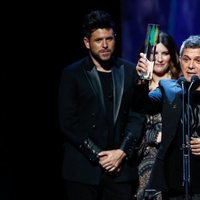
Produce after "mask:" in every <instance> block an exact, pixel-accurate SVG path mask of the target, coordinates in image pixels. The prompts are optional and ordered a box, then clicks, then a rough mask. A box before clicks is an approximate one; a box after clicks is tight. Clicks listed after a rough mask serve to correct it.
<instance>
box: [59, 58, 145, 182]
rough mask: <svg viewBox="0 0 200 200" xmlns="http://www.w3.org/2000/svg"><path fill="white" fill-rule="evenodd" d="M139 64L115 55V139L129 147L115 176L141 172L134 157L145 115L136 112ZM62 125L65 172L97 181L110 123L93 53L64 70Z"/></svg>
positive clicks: (120, 177)
mask: <svg viewBox="0 0 200 200" xmlns="http://www.w3.org/2000/svg"><path fill="white" fill-rule="evenodd" d="M135 74H136V73H135V68H134V65H133V64H132V63H130V62H127V61H125V60H122V59H119V58H114V59H113V68H112V77H113V88H114V89H113V100H114V109H113V110H114V113H113V116H114V117H113V122H114V135H115V137H114V145H115V148H116V149H117V148H121V149H123V150H124V151H125V152H126V153H127V159H126V160H124V162H123V165H122V170H121V172H120V173H119V174H117V175H115V176H114V178H115V180H116V181H129V180H135V179H136V178H137V169H136V165H135V161H134V159H132V157H133V152H134V148H135V146H136V143H137V141H138V140H139V138H140V137H141V136H140V133H141V129H142V124H143V121H144V117H143V116H141V115H139V114H138V113H135V112H132V111H131V110H130V109H132V106H133V105H134V104H133V91H134V84H135V83H134V80H135ZM59 113H60V126H61V130H62V132H63V133H64V136H65V144H64V163H63V175H64V178H65V179H67V180H71V181H78V182H82V183H88V184H98V183H99V181H100V178H101V173H102V169H101V167H100V166H99V164H98V156H97V154H98V152H99V151H101V150H106V141H107V133H108V127H107V125H106V117H105V103H104V97H103V91H102V86H101V82H100V79H99V76H98V72H97V71H96V68H95V66H94V64H93V63H92V61H91V59H90V58H89V57H86V58H84V59H82V60H80V61H78V62H76V63H74V64H72V65H70V66H68V67H66V68H65V69H64V70H63V74H62V78H61V84H60V96H59Z"/></svg>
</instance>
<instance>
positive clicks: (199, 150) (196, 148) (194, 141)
mask: <svg viewBox="0 0 200 200" xmlns="http://www.w3.org/2000/svg"><path fill="white" fill-rule="evenodd" d="M190 147H191V151H192V154H193V155H198V156H200V138H194V137H191V140H190Z"/></svg>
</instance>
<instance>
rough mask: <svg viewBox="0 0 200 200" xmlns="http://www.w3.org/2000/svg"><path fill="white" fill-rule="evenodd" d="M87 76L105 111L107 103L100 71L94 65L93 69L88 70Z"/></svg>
mask: <svg viewBox="0 0 200 200" xmlns="http://www.w3.org/2000/svg"><path fill="white" fill-rule="evenodd" d="M86 74H87V75H86V77H87V79H88V82H89V83H90V86H91V88H92V90H93V92H94V94H95V95H96V97H97V99H99V100H100V103H101V105H102V107H103V111H104V112H105V103H104V98H103V97H104V96H103V89H102V86H101V82H100V79H99V76H98V72H97V70H96V67H93V68H92V70H90V71H86Z"/></svg>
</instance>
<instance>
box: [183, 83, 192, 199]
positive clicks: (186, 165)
mask: <svg viewBox="0 0 200 200" xmlns="http://www.w3.org/2000/svg"><path fill="white" fill-rule="evenodd" d="M193 83H194V81H192V82H191V84H190V86H189V88H188V96H187V100H188V105H187V116H188V117H187V135H186V143H187V144H186V143H185V125H184V124H185V122H184V116H185V111H184V104H185V101H184V93H185V91H184V89H183V90H182V91H183V93H182V95H183V102H182V110H183V113H182V117H183V125H182V128H183V130H182V140H183V144H182V145H183V146H182V147H183V184H184V186H185V200H191V196H190V154H191V153H190V149H191V147H190V89H191V87H192V85H193ZM182 88H184V85H183V82H182Z"/></svg>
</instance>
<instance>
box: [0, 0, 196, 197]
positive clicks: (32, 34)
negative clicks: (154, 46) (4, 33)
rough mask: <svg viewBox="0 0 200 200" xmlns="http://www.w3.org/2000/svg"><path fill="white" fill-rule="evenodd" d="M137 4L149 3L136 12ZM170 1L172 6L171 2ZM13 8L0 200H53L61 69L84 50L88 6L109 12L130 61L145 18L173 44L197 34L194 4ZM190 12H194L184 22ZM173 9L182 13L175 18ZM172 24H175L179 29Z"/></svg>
mask: <svg viewBox="0 0 200 200" xmlns="http://www.w3.org/2000/svg"><path fill="white" fill-rule="evenodd" d="M139 2H143V3H146V5H148V6H149V7H148V6H147V7H146V6H145V8H146V10H145V9H140V6H141V5H139ZM155 2H157V3H158V4H159V6H158V7H157V6H155ZM159 2H160V3H159ZM161 2H162V4H161ZM170 2H171V4H170ZM172 2H176V3H178V4H174V5H172ZM181 2H182V3H181ZM152 5H153V6H152ZM156 5H157V4H156ZM182 5H185V6H183V7H182ZM22 6H23V7H22ZM143 6H144V5H143ZM187 6H189V8H190V9H189V10H187V9H186V7H187ZM18 7H20V8H18ZM18 7H14V9H13V10H15V13H16V14H15V13H14V15H13V16H12V18H11V21H12V22H14V26H13V27H12V30H11V31H10V32H9V34H11V37H10V35H9V40H11V39H12V40H13V42H11V43H12V46H8V45H7V46H8V47H9V48H10V49H11V50H12V52H14V53H16V54H17V56H15V57H11V55H9V59H8V61H10V60H13V61H14V62H16V61H18V63H19V64H18V65H16V63H15V64H14V65H12V67H13V68H12V70H11V69H10V68H9V70H10V71H12V75H11V73H10V72H9V73H7V74H3V78H2V80H3V83H4V84H5V85H6V86H7V87H6V88H8V89H5V90H2V92H3V94H5V95H4V96H6V97H7V98H5V102H4V103H5V104H6V103H7V105H8V106H4V103H3V104H2V105H3V106H2V111H3V112H2V118H4V120H3V121H2V122H3V126H2V127H3V133H4V134H2V135H3V136H2V138H3V139H2V140H1V141H0V144H1V152H3V154H2V155H3V156H2V157H1V163H0V164H1V168H2V170H1V172H2V173H1V177H0V186H1V185H2V187H0V199H2V200H4V199H5V200H7V199H9V200H10V199H15V197H18V198H20V199H22V198H24V199H29V200H30V199H48V198H51V199H56V200H60V199H63V188H62V179H61V167H62V150H63V149H62V144H63V137H62V134H61V133H60V130H59V126H58V110H57V107H58V105H57V104H58V102H57V100H58V99H57V98H58V87H59V82H60V74H61V71H62V69H63V67H65V66H66V65H68V64H70V63H72V62H74V61H76V60H77V59H80V58H82V57H83V56H84V55H86V53H87V52H86V51H85V49H84V47H83V43H82V38H81V29H80V28H81V23H82V19H83V16H84V15H85V14H86V13H87V12H88V11H90V10H91V9H105V10H107V11H108V12H110V13H111V14H112V15H113V17H114V20H115V21H116V25H117V32H118V34H117V42H118V43H117V49H116V55H119V56H121V55H122V56H123V57H124V58H128V59H129V60H132V61H136V58H137V54H138V51H139V49H140V45H141V43H143V39H144V35H145V31H146V30H145V28H146V23H147V22H151V23H153V22H156V23H160V24H161V27H162V28H163V30H165V31H168V30H169V31H170V33H171V34H172V36H174V37H175V39H177V42H179V41H180V40H182V39H184V38H185V36H187V35H188V34H197V33H198V34H199V33H200V31H199V28H200V26H199V24H200V23H199V20H200V17H199V13H197V8H199V1H198V0H192V1H191V0H182V1H178V0H177V1H175V0H174V1H172V0H171V1H167V0H162V1H155V0H149V1H147V0H144V1H139V0H121V2H120V0H101V1H96V0H84V1H79V2H75V1H73V2H70V3H69V2H66V3H59V2H56V3H55V2H52V3H49V2H48V3H32V4H31V3H30V4H28V5H27V4H21V5H18ZM177 7H178V8H179V12H176V11H173V14H170V15H169V11H170V12H172V10H176V8H177ZM9 8H10V7H9ZM191 10H193V15H194V16H191V18H190V19H191V20H189V19H188V15H191V12H189V11H191ZM136 11H137V12H136ZM187 11H188V12H189V13H188V15H187ZM10 13H13V12H12V10H10V9H9V12H8V15H9V14H10ZM147 13H148V14H147ZM178 13H183V14H182V15H180V16H181V17H178V16H179V15H178ZM175 14H177V15H178V16H177V15H175ZM185 18H187V20H189V21H188V22H187V20H185ZM139 19H143V20H144V21H143V20H142V21H138V20H139ZM173 19H174V20H175V21H174V20H173ZM180 22H181V23H180ZM171 23H173V26H172V25H170V24H171ZM186 23H187V24H186ZM178 24H179V25H181V24H182V25H181V27H180V28H179V26H177V25H178ZM8 25H9V26H10V23H8ZM188 27H190V28H188ZM14 33H15V34H14ZM7 41H8V40H6V42H7ZM15 42H16V44H15ZM11 47H12V48H11ZM3 99H4V98H3ZM4 135H5V137H4ZM2 141H3V142H2ZM11 160H12V161H11ZM11 194H12V198H11ZM1 195H2V197H1Z"/></svg>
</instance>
